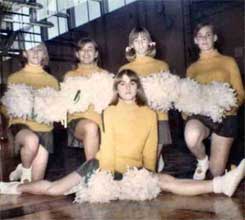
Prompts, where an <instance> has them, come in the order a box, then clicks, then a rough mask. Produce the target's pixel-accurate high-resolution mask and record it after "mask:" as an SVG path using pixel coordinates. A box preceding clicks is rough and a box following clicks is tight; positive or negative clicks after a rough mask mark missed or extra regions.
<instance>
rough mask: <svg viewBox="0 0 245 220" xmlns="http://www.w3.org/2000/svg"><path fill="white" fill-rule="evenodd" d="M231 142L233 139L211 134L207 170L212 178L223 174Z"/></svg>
mask: <svg viewBox="0 0 245 220" xmlns="http://www.w3.org/2000/svg"><path fill="white" fill-rule="evenodd" d="M233 141H234V138H229V137H222V136H219V135H217V134H215V133H213V134H212V137H211V153H210V162H209V170H210V172H211V173H212V175H213V177H216V176H220V175H222V174H223V173H224V171H225V168H226V164H227V160H228V157H229V154H230V149H231V146H232V143H233Z"/></svg>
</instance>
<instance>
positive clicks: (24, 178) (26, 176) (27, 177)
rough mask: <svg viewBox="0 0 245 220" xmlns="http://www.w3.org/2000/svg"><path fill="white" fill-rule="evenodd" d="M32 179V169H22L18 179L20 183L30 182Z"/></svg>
mask: <svg viewBox="0 0 245 220" xmlns="http://www.w3.org/2000/svg"><path fill="white" fill-rule="evenodd" d="M31 177H32V167H30V168H24V167H23V168H22V175H21V178H20V182H21V183H26V182H31Z"/></svg>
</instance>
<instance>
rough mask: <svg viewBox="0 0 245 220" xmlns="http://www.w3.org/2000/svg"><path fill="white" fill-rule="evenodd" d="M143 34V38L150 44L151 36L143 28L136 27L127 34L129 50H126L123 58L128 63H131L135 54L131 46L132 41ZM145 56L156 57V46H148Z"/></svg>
mask: <svg viewBox="0 0 245 220" xmlns="http://www.w3.org/2000/svg"><path fill="white" fill-rule="evenodd" d="M140 34H144V35H145V37H146V38H147V39H148V40H149V42H152V39H151V35H150V33H149V31H148V30H147V29H146V28H144V27H136V28H133V29H132V30H131V32H130V33H129V39H128V44H129V50H126V53H125V56H126V59H127V60H128V61H130V62H131V61H133V60H134V59H135V58H136V53H135V49H134V48H133V47H132V44H133V42H134V40H135V39H136V38H137V37H138V36H139V35H140ZM146 55H147V56H150V57H154V56H155V55H156V46H155V44H154V45H149V48H148V50H147V54H146Z"/></svg>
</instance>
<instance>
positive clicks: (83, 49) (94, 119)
mask: <svg viewBox="0 0 245 220" xmlns="http://www.w3.org/2000/svg"><path fill="white" fill-rule="evenodd" d="M75 55H76V58H77V60H78V64H77V67H76V69H75V70H72V71H69V72H67V73H66V74H65V77H64V82H65V81H66V80H67V79H68V78H70V77H79V76H82V77H89V76H91V75H92V74H93V73H105V72H107V71H106V70H104V69H102V68H100V67H99V66H98V65H97V62H98V60H99V51H98V45H97V43H96V42H95V41H94V40H92V39H89V38H82V39H81V40H79V41H78V43H77V45H76V52H75ZM91 92H92V91H91ZM100 123H101V116H100V114H99V113H97V112H96V111H94V107H93V106H92V105H90V106H89V108H88V110H87V111H85V112H75V113H73V114H68V131H69V133H68V142H70V141H69V140H73V138H70V135H72V136H74V137H75V138H76V139H77V140H78V141H79V142H80V143H81V142H83V144H84V149H85V156H86V159H87V160H89V159H92V158H94V157H95V155H96V153H97V151H98V148H99V124H100ZM68 145H72V143H68Z"/></svg>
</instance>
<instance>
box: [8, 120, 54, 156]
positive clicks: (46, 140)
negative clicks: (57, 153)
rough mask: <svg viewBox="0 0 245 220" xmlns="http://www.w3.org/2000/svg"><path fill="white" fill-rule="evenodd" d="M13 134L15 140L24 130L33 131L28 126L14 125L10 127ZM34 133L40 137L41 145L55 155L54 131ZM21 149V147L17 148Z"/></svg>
mask: <svg viewBox="0 0 245 220" xmlns="http://www.w3.org/2000/svg"><path fill="white" fill-rule="evenodd" d="M9 129H10V131H11V134H12V135H13V137H14V138H15V136H16V135H17V133H18V132H19V131H21V130H22V129H29V130H31V129H30V128H29V127H28V126H27V125H25V124H13V125H11V126H10V127H9ZM31 131H32V132H33V133H35V134H36V135H37V136H38V139H39V144H41V145H42V146H43V147H44V148H45V149H46V150H47V151H48V152H49V153H53V151H54V145H53V133H52V131H49V132H37V131H33V130H31ZM16 147H19V146H16Z"/></svg>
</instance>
